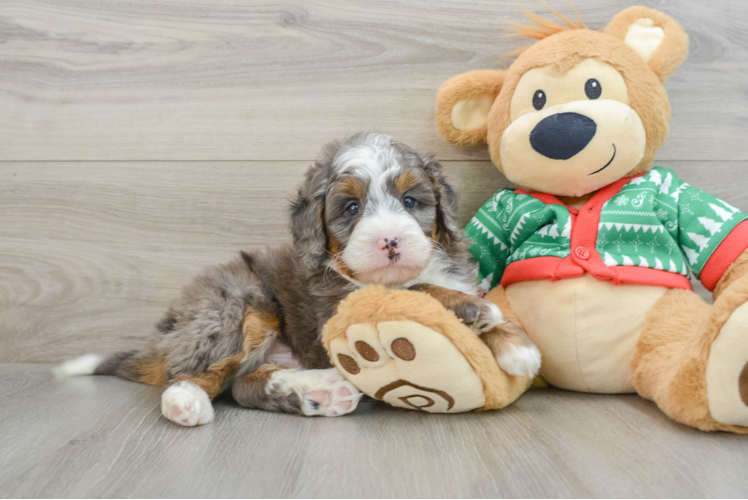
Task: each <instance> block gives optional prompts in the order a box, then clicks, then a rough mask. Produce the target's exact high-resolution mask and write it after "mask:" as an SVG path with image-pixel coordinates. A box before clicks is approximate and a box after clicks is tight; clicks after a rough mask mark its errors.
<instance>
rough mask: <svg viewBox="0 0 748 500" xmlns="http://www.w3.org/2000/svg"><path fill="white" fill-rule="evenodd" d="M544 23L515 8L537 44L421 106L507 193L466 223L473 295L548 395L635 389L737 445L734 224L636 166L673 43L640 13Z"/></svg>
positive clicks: (739, 230) (675, 34) (746, 378)
mask: <svg viewBox="0 0 748 500" xmlns="http://www.w3.org/2000/svg"><path fill="white" fill-rule="evenodd" d="M556 15H558V16H559V17H560V18H561V19H562V21H563V24H561V23H554V22H550V21H547V20H545V19H543V18H541V17H539V16H537V15H535V14H531V13H528V16H529V17H530V19H531V20H532V21H533V22H534V26H518V27H517V28H518V30H519V34H521V35H523V36H527V37H530V38H533V39H536V40H538V41H537V42H536V43H534V44H533V45H531V46H529V47H526V48H525V49H522V50H520V51H518V53H519V54H520V55H519V56H518V58H517V59H516V60H515V61H514V62H513V64H512V65H511V66H510V68H509V69H508V70H507V71H471V72H468V73H465V74H462V75H459V76H456V77H453V78H452V79H450V80H448V81H447V82H446V83H445V84H444V85H443V86H442V88H441V89H440V90H439V93H438V96H437V106H436V109H437V111H436V115H437V117H436V118H437V126H438V129H439V132H440V133H441V135H442V136H443V137H444V138H446V139H447V140H448V141H449V142H451V143H453V144H456V145H461V146H469V145H476V144H480V143H484V142H485V143H487V144H488V148H489V152H490V155H491V159H492V160H493V162H494V164H495V165H496V167H497V168H498V169H499V170H500V171H501V172H503V173H504V175H505V176H506V177H507V178H508V179H509V180H510V181H512V182H513V183H515V184H516V185H517V186H519V188H518V189H502V190H500V191H498V192H497V193H496V194H495V195H494V196H493V197H492V198H491V199H490V200H489V201H488V202H487V203H486V204H485V205H484V206H483V207H482V208H481V209H480V211H479V212H478V213H477V214H476V216H475V218H474V219H473V220H472V222H471V223H470V224H469V225H468V227H467V229H466V231H467V234H468V236H469V237H470V238H471V239H472V240H473V241H474V245H473V247H472V248H471V252H472V253H473V255H474V256H475V258H476V259H477V260H478V261H479V263H480V280H481V283H482V285H483V286H484V288H485V290H486V291H487V292H488V295H487V298H488V299H489V300H491V301H493V302H495V303H496V304H497V305H499V306H500V307H501V309H502V311H503V312H504V315H505V316H506V317H507V318H509V319H510V320H512V321H514V322H515V323H517V324H521V325H522V326H523V327H524V328H525V330H526V331H527V333H528V334H529V335H530V337H531V338H532V339H533V341H534V342H535V343H536V345H537V346H538V348H539V349H540V352H541V354H542V356H543V362H542V367H541V375H542V376H543V377H544V378H545V380H546V381H547V382H548V383H550V384H551V385H553V386H556V387H561V388H564V389H569V390H574V391H581V392H594V393H629V392H637V393H639V394H640V395H641V396H643V397H645V398H647V399H650V400H652V401H654V402H655V403H656V404H657V405H658V406H659V407H660V408H661V409H662V411H664V412H665V413H666V414H667V415H669V416H670V417H671V418H673V419H674V420H676V421H678V422H681V423H683V424H686V425H689V426H692V427H696V428H698V429H702V430H722V431H731V432H735V433H741V434H746V433H748V305H747V304H746V302H747V301H748V276H746V274H748V252H746V248H748V222H747V221H746V219H747V218H748V216H746V214H744V213H743V212H741V211H740V210H738V209H737V208H735V207H732V206H730V205H729V204H728V203H725V202H724V201H722V200H720V199H718V198H716V197H714V196H712V195H709V194H707V193H705V192H703V191H700V190H699V189H697V188H695V187H692V186H690V185H689V184H687V183H686V182H683V181H682V180H680V179H679V178H678V176H677V174H676V172H675V171H673V170H670V169H667V168H661V167H654V168H652V162H653V161H654V158H655V155H656V153H657V150H658V149H659V148H660V147H661V146H662V144H663V142H664V141H665V138H666V136H667V134H668V130H669V121H670V103H669V101H668V97H667V94H666V92H665V88H664V86H663V82H665V80H666V79H667V78H668V76H669V75H670V74H672V73H673V72H674V71H675V70H676V69H677V68H678V67H679V66H680V64H681V63H682V62H683V61H684V60H685V58H686V55H687V53H688V37H687V35H686V34H685V32H684V31H683V29H682V28H681V27H680V26H679V25H678V24H677V23H676V22H675V21H673V19H671V18H670V17H668V16H666V15H665V14H663V13H661V12H658V11H656V10H652V9H647V8H644V7H631V8H628V9H626V10H624V11H622V12H620V13H619V14H618V15H616V16H615V17H614V18H613V20H612V21H611V22H610V23H609V24H608V25H607V26H606V27H605V28H604V29H603V30H602V31H593V30H590V29H587V28H586V27H585V26H584V24H583V23H582V22H581V20H578V21H577V22H572V21H569V20H568V19H566V18H565V17H563V16H561V15H560V14H558V13H556ZM690 276H695V277H696V278H698V279H699V280H701V282H702V283H703V284H704V286H706V288H707V289H709V290H711V291H713V294H714V304H713V305H709V304H707V303H705V302H704V301H703V300H702V299H701V298H700V297H699V296H698V295H697V294H695V293H694V292H693V291H692V288H691V283H690V279H689V278H690Z"/></svg>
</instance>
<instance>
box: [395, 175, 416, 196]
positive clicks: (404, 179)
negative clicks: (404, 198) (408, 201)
mask: <svg viewBox="0 0 748 500" xmlns="http://www.w3.org/2000/svg"><path fill="white" fill-rule="evenodd" d="M420 183H421V180H420V179H419V178H418V176H417V175H416V174H415V173H413V170H406V171H405V172H402V173H401V174H400V175H398V176H397V179H396V180H395V189H397V191H398V192H399V193H400V194H405V193H407V192H408V191H409V190H411V189H413V188H414V187H416V186H417V185H418V184H420Z"/></svg>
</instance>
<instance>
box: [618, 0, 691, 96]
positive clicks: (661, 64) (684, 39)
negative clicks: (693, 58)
mask: <svg viewBox="0 0 748 500" xmlns="http://www.w3.org/2000/svg"><path fill="white" fill-rule="evenodd" d="M604 31H605V33H607V34H608V35H612V36H614V37H616V38H619V39H621V40H623V42H624V43H625V44H626V45H628V46H629V47H631V48H632V49H634V52H636V53H637V54H639V55H640V56H641V57H642V59H644V61H645V62H646V63H647V64H648V65H649V67H650V68H651V69H652V71H654V72H655V74H656V75H657V77H658V78H659V79H660V81H661V82H663V83H664V82H665V80H667V78H668V77H669V76H670V75H671V74H673V72H674V71H675V70H676V69H678V66H680V65H681V64H682V63H683V61H685V60H686V57H687V56H688V35H687V34H686V32H685V31H683V28H681V27H680V25H679V24H678V23H676V22H675V21H674V20H673V19H672V18H671V17H669V16H667V15H665V14H663V13H662V12H660V11H657V10H654V9H648V8H646V7H641V6H635V7H629V8H628V9H626V10H624V11H622V12H620V13H619V14H618V15H616V16H615V17H614V18H613V19H612V20H611V21H610V23H609V24H608V26H606V27H605V30H604Z"/></svg>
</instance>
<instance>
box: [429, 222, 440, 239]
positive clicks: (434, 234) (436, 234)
mask: <svg viewBox="0 0 748 500" xmlns="http://www.w3.org/2000/svg"><path fill="white" fill-rule="evenodd" d="M431 239H432V240H434V241H436V242H439V228H438V227H437V225H436V221H434V226H433V227H432V228H431Z"/></svg>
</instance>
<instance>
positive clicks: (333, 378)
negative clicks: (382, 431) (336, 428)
mask: <svg viewBox="0 0 748 500" xmlns="http://www.w3.org/2000/svg"><path fill="white" fill-rule="evenodd" d="M315 372H316V373H315ZM304 376H305V377H308V379H307V389H306V390H305V391H304V403H303V407H302V410H303V412H304V414H305V415H308V416H312V415H320V416H323V417H337V416H339V415H345V414H346V413H350V412H352V411H353V410H355V409H356V406H357V405H358V400H359V399H361V396H362V394H361V393H360V392H359V391H358V390H357V389H356V388H355V387H354V386H353V385H352V384H351V383H350V382H348V381H347V380H345V379H344V378H343V377H342V376H341V375H340V374H339V373H338V371H337V370H336V369H335V368H331V369H330V370H307V371H306V372H305V373H304Z"/></svg>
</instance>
